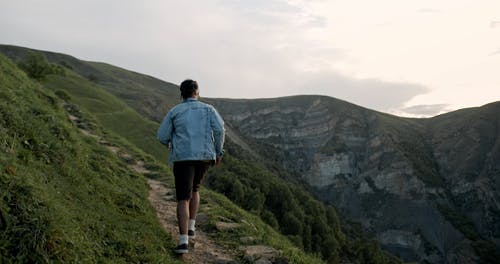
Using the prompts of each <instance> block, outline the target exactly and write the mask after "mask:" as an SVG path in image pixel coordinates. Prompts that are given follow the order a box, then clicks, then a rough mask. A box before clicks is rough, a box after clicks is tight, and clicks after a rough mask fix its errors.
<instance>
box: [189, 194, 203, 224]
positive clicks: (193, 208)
mask: <svg viewBox="0 0 500 264" xmlns="http://www.w3.org/2000/svg"><path fill="white" fill-rule="evenodd" d="M198 208H200V192H193V194H192V196H191V200H189V219H192V220H196V215H197V214H198Z"/></svg>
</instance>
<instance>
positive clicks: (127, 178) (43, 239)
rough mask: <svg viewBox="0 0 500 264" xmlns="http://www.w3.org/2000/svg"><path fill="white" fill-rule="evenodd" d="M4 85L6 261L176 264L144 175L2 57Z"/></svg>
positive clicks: (0, 108)
mask: <svg viewBox="0 0 500 264" xmlns="http://www.w3.org/2000/svg"><path fill="white" fill-rule="evenodd" d="M0 84H1V85H2V89H1V90H0V153H2V154H1V155H0V189H1V190H2V191H1V192H0V231H1V232H0V262H1V263H10V262H30V263H32V262H36V263H43V262H79V263H80V262H81V263H98V262H102V263H109V262H113V263H139V262H143V263H144V262H148V263H159V262H163V263H173V262H175V261H176V260H175V259H174V257H173V256H172V255H171V251H172V247H173V241H172V239H171V237H170V236H169V235H167V234H165V232H163V230H162V229H161V227H160V225H159V223H158V221H157V219H156V215H155V212H154V210H153V209H152V207H151V205H150V204H149V201H148V200H147V199H146V197H147V191H148V188H147V186H146V184H145V181H144V178H143V176H142V175H140V174H137V173H135V172H134V171H131V170H130V169H128V168H127V166H126V164H125V162H124V161H123V160H120V159H119V158H117V157H116V155H114V154H112V153H111V152H110V151H109V150H108V149H106V148H105V147H103V146H101V145H99V144H97V142H96V141H95V139H93V138H90V137H87V136H83V135H82V134H81V133H80V132H78V130H77V129H76V128H75V127H74V126H73V125H72V124H71V123H70V122H69V120H68V118H67V114H66V112H65V111H64V110H63V109H62V108H61V106H60V105H61V101H60V100H59V99H58V98H57V97H56V96H55V95H54V94H53V93H52V92H50V91H47V90H46V89H44V88H43V87H42V86H40V85H38V84H37V83H34V82H32V81H31V80H29V79H28V78H27V76H26V75H25V74H24V73H23V72H22V71H20V70H19V69H17V67H16V66H15V65H14V64H13V63H12V62H10V61H9V60H7V59H6V58H5V57H3V56H0Z"/></svg>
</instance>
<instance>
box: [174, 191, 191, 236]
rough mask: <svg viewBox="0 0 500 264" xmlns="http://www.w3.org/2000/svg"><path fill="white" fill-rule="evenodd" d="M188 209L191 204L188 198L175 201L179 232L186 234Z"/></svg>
mask: <svg viewBox="0 0 500 264" xmlns="http://www.w3.org/2000/svg"><path fill="white" fill-rule="evenodd" d="M191 200H192V199H191ZM190 209H191V206H190V203H189V200H181V201H178V202H177V221H178V223H179V234H181V235H187V233H188V223H189V215H190V213H189V211H190Z"/></svg>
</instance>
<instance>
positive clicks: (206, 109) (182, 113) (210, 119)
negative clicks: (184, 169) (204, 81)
mask: <svg viewBox="0 0 500 264" xmlns="http://www.w3.org/2000/svg"><path fill="white" fill-rule="evenodd" d="M224 132H225V130H224V120H222V118H221V117H220V115H219V114H218V113H217V111H216V110H215V108H214V107H213V106H211V105H209V104H206V103H202V102H200V101H198V100H196V99H194V98H187V99H185V100H184V101H183V102H182V103H180V104H178V105H176V106H175V107H174V108H172V109H171V110H170V111H169V112H168V113H167V115H166V116H165V118H163V121H162V123H161V125H160V128H159V129H158V140H159V141H160V142H161V143H162V144H164V145H167V146H171V153H170V157H169V159H168V163H169V164H172V163H173V162H175V161H183V160H215V158H216V157H221V156H222V154H223V153H224V150H223V149H222V147H223V146H224Z"/></svg>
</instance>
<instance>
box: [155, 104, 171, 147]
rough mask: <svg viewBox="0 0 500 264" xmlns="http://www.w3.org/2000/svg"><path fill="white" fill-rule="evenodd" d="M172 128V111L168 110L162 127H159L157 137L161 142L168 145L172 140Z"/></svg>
mask: <svg viewBox="0 0 500 264" xmlns="http://www.w3.org/2000/svg"><path fill="white" fill-rule="evenodd" d="M172 129H173V126H172V113H171V112H168V114H167V115H166V116H165V117H164V118H163V121H162V122H161V125H160V128H158V133H157V137H158V140H159V141H160V143H162V144H163V145H168V143H169V142H170V141H171V140H172Z"/></svg>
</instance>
